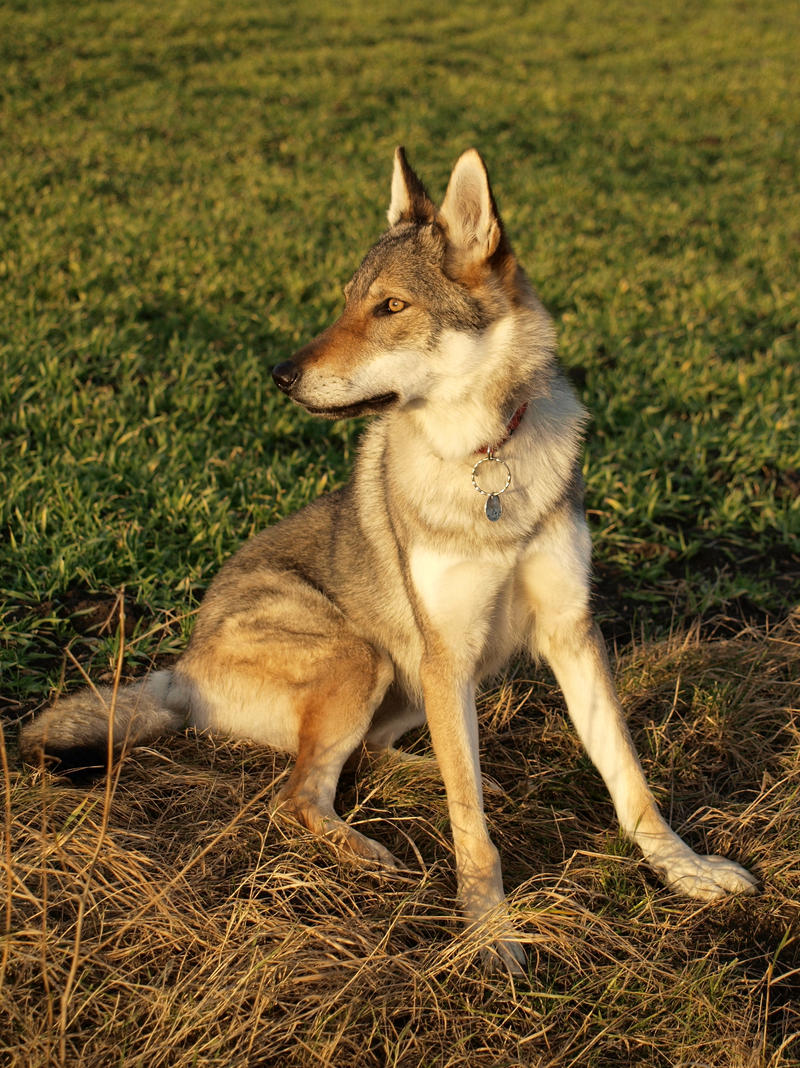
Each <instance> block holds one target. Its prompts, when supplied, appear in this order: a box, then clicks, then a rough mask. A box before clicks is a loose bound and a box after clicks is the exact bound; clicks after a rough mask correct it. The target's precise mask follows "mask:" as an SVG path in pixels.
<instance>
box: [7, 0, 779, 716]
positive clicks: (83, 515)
mask: <svg viewBox="0 0 800 1068" xmlns="http://www.w3.org/2000/svg"><path fill="white" fill-rule="evenodd" d="M430 8H431V5H429V4H427V3H422V2H418V0H411V2H410V3H407V4H405V5H403V6H402V8H397V7H396V5H390V4H384V3H374V2H370V3H367V2H366V0H344V2H339V3H336V4H333V3H328V2H325V0H300V2H298V3H293V4H291V5H277V4H268V3H265V2H264V0H258V2H255V0H231V2H228V3H226V4H225V5H221V4H218V3H215V2H211V0H196V2H193V3H191V4H189V3H174V4H169V5H165V4H156V3H154V2H152V0H117V2H113V3H112V2H92V0H89V2H80V3H77V2H72V3H65V2H64V0H61V2H55V0H40V2H38V3H36V4H33V3H28V2H17V3H10V4H7V5H4V6H3V8H2V10H0V59H1V60H2V70H3V79H2V86H0V138H1V139H2V153H1V154H0V156H1V158H0V227H2V233H1V236H0V242H1V243H0V285H2V294H3V297H2V301H0V361H2V363H1V366H2V377H1V378H0V440H1V441H2V455H0V636H2V648H1V649H0V669H2V680H1V681H0V692H1V693H2V696H3V699H4V702H5V704H6V706H7V707H9V708H10V709H12V710H16V711H25V710H27V709H28V708H30V707H32V705H33V704H36V703H38V702H40V701H42V700H43V699H44V698H45V697H46V696H47V692H48V690H49V689H50V688H51V687H52V686H53V685H55V684H56V683H57V682H58V680H59V678H60V676H61V675H62V672H63V671H64V670H66V671H67V672H68V673H69V674H70V676H74V677H77V671H76V667H75V665H74V663H72V661H65V658H64V654H63V651H62V650H63V647H64V646H65V644H66V645H68V646H69V648H70V649H71V650H72V652H73V653H74V654H75V656H76V657H77V658H78V660H80V661H82V662H88V661H89V660H90V659H91V658H93V657H100V659H101V661H102V660H104V659H106V660H107V659H108V657H110V656H111V655H112V646H113V640H112V638H111V637H110V636H108V635H106V636H105V637H104V636H103V623H104V621H105V620H106V619H107V617H108V615H109V611H110V609H109V605H110V604H111V600H110V598H111V596H112V594H113V593H114V591H117V590H118V589H119V588H120V587H122V586H123V585H124V586H125V587H126V597H127V605H128V623H129V637H130V638H131V639H133V641H132V643H131V645H130V648H129V667H130V668H131V669H132V670H138V667H137V663H138V662H141V664H140V665H139V666H143V665H144V664H145V663H147V662H149V660H150V659H151V658H152V657H153V656H154V655H155V653H156V651H157V650H158V651H160V653H162V654H164V655H167V654H169V653H171V652H173V651H175V650H177V649H178V648H179V647H180V646H181V644H182V642H183V640H184V638H185V632H186V630H187V629H188V627H189V625H190V623H189V621H188V620H187V619H186V618H185V613H186V612H187V611H188V610H190V609H191V608H192V607H194V606H195V605H196V603H197V600H198V599H199V597H200V596H201V595H202V591H203V589H204V588H205V587H206V585H207V584H208V582H209V579H210V577H211V576H212V575H213V573H214V572H215V571H216V569H217V567H218V566H219V564H220V562H221V561H222V560H223V559H224V558H225V557H226V556H227V555H229V554H230V553H231V552H232V551H233V550H234V549H235V548H236V547H237V546H238V545H239V544H240V543H241V542H242V540H243V539H244V538H246V537H247V536H248V535H249V534H251V533H253V532H254V531H255V530H257V529H259V528H261V527H263V526H264V525H265V524H267V523H270V522H272V521H274V520H275V519H277V518H278V517H279V516H281V515H283V514H286V513H287V512H289V511H291V510H293V509H295V508H296V507H298V506H300V505H301V504H303V503H304V502H306V501H307V500H309V499H311V498H312V497H314V496H315V495H316V494H317V493H319V492H320V491H321V490H323V489H326V488H330V487H332V486H335V485H337V484H339V483H341V482H342V481H343V480H344V479H345V478H346V477H347V473H348V471H349V469H350V466H351V463H352V458H353V449H354V445H355V442H356V440H357V436H358V429H359V428H358V426H357V425H353V424H346V423H336V424H329V423H323V422H315V421H313V420H312V419H310V418H309V417H307V416H305V415H303V414H302V413H301V412H300V411H298V410H297V409H295V408H293V407H292V406H290V405H289V403H288V402H287V401H286V400H285V399H282V398H279V397H277V396H275V391H274V390H273V388H272V386H271V383H270V379H269V374H268V372H269V368H270V367H271V366H272V365H273V364H274V363H276V362H278V361H279V360H281V359H283V358H285V357H286V356H287V355H288V354H289V353H291V352H292V351H293V349H294V348H295V347H296V346H298V345H299V344H301V343H302V342H304V341H305V340H307V339H308V338H310V337H311V336H312V335H313V334H314V333H316V332H317V331H318V330H319V329H320V328H322V327H323V326H324V325H325V324H326V323H327V322H328V321H329V320H330V319H331V317H332V316H333V315H334V314H335V313H336V310H337V308H338V307H339V306H340V304H341V288H342V286H343V284H344V282H345V281H346V280H347V278H348V277H349V275H350V273H351V272H352V271H353V269H354V268H355V267H356V266H357V264H358V262H359V260H360V258H361V256H362V255H363V253H364V251H365V250H366V249H367V247H368V246H369V244H370V243H371V242H372V241H373V240H374V239H375V238H376V236H377V235H378V234H379V233H380V232H381V230H382V228H383V226H384V220H385V209H386V205H387V202H388V191H389V175H390V168H391V152H392V149H393V147H394V145H395V144H397V143H403V144H405V145H406V146H407V149H408V152H409V155H410V158H411V160H412V162H413V163H414V165H415V166H416V167H417V168H418V170H419V171H420V173H421V175H422V177H423V178H424V179H425V181H426V182H427V183H428V185H429V187H430V188H431V190H432V192H434V193H436V194H441V192H442V191H443V188H444V185H445V182H446V179H447V175H448V173H449V168H450V166H451V165H452V163H453V161H454V160H455V158H456V157H457V155H458V154H459V152H460V151H461V150H463V149H464V148H465V147H468V146H469V145H473V144H474V145H475V146H476V147H478V148H479V149H480V150H481V151H482V153H483V154H484V156H485V157H486V159H487V162H488V164H489V167H490V172H491V174H492V177H493V181H494V185H495V191H496V193H497V197H498V201H499V204H500V208H501V211H502V212H503V214H504V217H505V219H506V222H507V224H508V227H509V230H510V233H511V236H512V239H513V241H514V243H515V246H516V249H517V251H518V253H519V255H520V257H521V259H522V261H523V262H524V264H525V265H526V267H527V269H528V272H529V274H530V276H531V278H532V280H533V281H534V283H535V284H536V286H537V288H538V289H539V291H540V293H541V295H542V298H543V300H544V302H545V304H546V305H547V306H548V307H549V308H550V309H551V311H552V312H553V314H554V316H555V318H556V321H557V324H558V327H559V334H560V339H561V352H562V357H563V360H564V362H565V364H566V366H567V367H568V369H569V370H570V373H571V375H572V377H573V380H574V381H575V383H576V385H577V386H578V388H579V390H580V392H581V395H582V398H583V400H584V402H585V403H586V405H587V406H588V407H589V408H590V410H591V411H592V413H593V417H594V419H593V424H592V426H591V431H590V440H589V443H588V446H587V450H586V477H587V507H588V509H589V512H590V516H591V521H592V527H593V531H594V535H595V545H596V560H597V571H598V606H599V610H600V613H601V615H602V616H603V618H604V621H605V624H606V628H607V631H608V632H610V633H612V634H614V635H616V636H619V637H622V638H624V637H625V636H626V635H630V633H631V631H632V630H634V629H636V630H637V631H638V630H644V632H645V633H646V634H648V635H649V636H658V635H660V634H663V633H665V631H666V630H667V629H668V628H669V626H670V625H671V624H672V623H673V622H674V621H675V619H679V620H681V621H685V620H688V619H694V618H696V617H698V616H702V617H705V618H718V617H719V616H720V615H732V616H734V617H736V618H741V617H757V618H759V619H763V618H765V617H766V618H780V617H782V616H784V615H786V613H787V612H788V610H789V609H790V607H791V605H792V604H793V603H794V602H796V600H797V590H798V587H799V586H800V503H798V495H799V492H800V433H799V432H798V431H799V429H800V424H799V423H798V415H797V410H798V409H797V401H798V394H799V393H800V382H799V379H800V373H799V372H798V348H799V346H798V289H797V279H798V276H799V275H800V271H798V266H800V264H799V262H798V261H799V260H800V251H799V250H800V242H799V241H798V238H799V237H800V194H799V193H798V183H797V173H798V129H800V102H799V98H798V92H797V88H798V81H797V54H798V46H800V33H799V32H798V30H799V29H800V8H798V6H797V5H796V4H791V3H788V2H778V0H766V2H765V3H762V4H760V5H752V4H744V3H734V2H730V0H726V2H722V0H711V2H709V3H704V4H703V5H699V4H695V3H690V2H686V0H679V2H677V3H675V4H672V5H670V7H669V10H660V9H658V8H654V7H653V6H652V5H650V4H646V3H644V2H639V0H636V2H632V3H625V4H622V3H618V2H612V3H608V2H604V3H600V2H598V0H587V2H585V3H582V4H566V3H560V2H555V0H544V2H541V3H537V4H535V5H531V4H527V3H501V4H496V5H487V4H485V3H476V2H471V0H470V2H465V3H460V4H458V5H449V6H444V5H441V6H440V7H437V8H434V10H431V9H430ZM154 627H158V628H159V629H158V630H157V631H156V632H155V633H153V628H154ZM135 639H138V640H135Z"/></svg>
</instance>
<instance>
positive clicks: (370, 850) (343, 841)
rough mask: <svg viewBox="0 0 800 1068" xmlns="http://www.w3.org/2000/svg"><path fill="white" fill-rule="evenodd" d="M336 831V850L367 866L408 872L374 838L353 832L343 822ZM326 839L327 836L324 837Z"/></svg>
mask: <svg viewBox="0 0 800 1068" xmlns="http://www.w3.org/2000/svg"><path fill="white" fill-rule="evenodd" d="M344 828H346V830H344ZM337 830H338V833H337V834H336V836H335V838H334V841H335V844H336V846H337V848H339V849H343V850H344V851H345V852H348V853H352V854H353V855H354V856H356V857H358V859H359V860H362V861H366V862H367V863H368V864H377V865H378V866H379V867H381V868H383V869H384V870H385V871H397V872H402V871H407V870H408V869H407V868H406V867H405V865H404V864H401V862H400V861H399V860H398V859H397V857H396V856H395V855H394V853H392V852H391V851H390V850H389V849H387V848H386V846H384V845H381V843H380V842H376V841H375V839H374V838H367V836H366V835H365V834H361V832H360V831H357V830H355V829H354V828H353V827H351V826H350V825H349V824H348V823H344V822H343V823H342V826H341V827H340V828H338V829H337ZM326 837H328V836H327V835H326Z"/></svg>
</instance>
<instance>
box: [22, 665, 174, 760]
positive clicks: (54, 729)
mask: <svg viewBox="0 0 800 1068" xmlns="http://www.w3.org/2000/svg"><path fill="white" fill-rule="evenodd" d="M171 682H172V672H171V671H156V672H154V673H153V674H152V675H148V676H147V677H146V678H144V679H142V680H141V681H139V682H135V683H133V684H132V685H130V686H121V687H120V688H119V689H118V690H117V694H116V698H114V691H113V690H112V688H111V687H110V686H102V687H98V688H97V689H96V690H95V689H89V690H81V691H80V692H79V693H76V694H72V695H70V696H69V697H62V698H60V699H59V700H58V701H56V702H55V703H54V704H52V705H51V706H50V708H48V709H46V710H45V711H44V712H43V713H42V714H41V715H40V716H37V717H36V719H35V720H34V721H33V723H29V724H28V725H27V726H25V727H23V728H22V730H21V732H20V738H19V750H20V756H21V757H22V759H23V760H24V761H25V762H26V763H28V764H39V763H41V761H42V760H43V759H45V758H50V759H52V760H56V761H58V763H59V765H60V767H61V768H62V769H63V770H69V769H76V768H89V767H95V766H97V765H98V764H99V765H104V764H105V763H106V760H107V756H108V739H109V728H110V727H111V726H112V724H113V740H114V746H113V747H114V753H115V754H119V753H121V752H124V751H125V750H127V749H130V748H131V747H133V746H135V745H144V744H146V743H147V742H151V741H153V739H154V738H157V737H158V736H159V735H161V734H166V733H168V732H170V731H176V730H181V729H182V728H183V726H184V713H183V711H182V710H181V709H180V708H176V707H175V702H174V701H173V702H170V701H169V700H168V693H169V689H170V684H171ZM48 763H49V760H48Z"/></svg>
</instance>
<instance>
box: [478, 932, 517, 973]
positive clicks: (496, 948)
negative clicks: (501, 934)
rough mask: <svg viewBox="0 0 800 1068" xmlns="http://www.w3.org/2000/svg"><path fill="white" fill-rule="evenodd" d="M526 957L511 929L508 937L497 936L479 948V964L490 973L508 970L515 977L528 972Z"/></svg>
mask: <svg viewBox="0 0 800 1068" xmlns="http://www.w3.org/2000/svg"><path fill="white" fill-rule="evenodd" d="M527 963H528V958H527V957H526V955H525V950H524V949H523V948H522V946H521V945H520V943H519V941H518V940H517V938H516V937H515V936H514V932H513V931H512V932H511V934H510V935H509V936H508V937H505V938H499V939H497V940H496V941H494V942H491V943H490V944H489V945H487V946H484V947H483V948H482V949H481V964H482V965H483V967H484V969H485V970H486V971H487V972H490V973H491V974H496V973H501V974H502V973H503V972H508V974H509V975H512V976H514V978H515V979H521V978H523V977H524V976H526V975H527V974H528V971H527Z"/></svg>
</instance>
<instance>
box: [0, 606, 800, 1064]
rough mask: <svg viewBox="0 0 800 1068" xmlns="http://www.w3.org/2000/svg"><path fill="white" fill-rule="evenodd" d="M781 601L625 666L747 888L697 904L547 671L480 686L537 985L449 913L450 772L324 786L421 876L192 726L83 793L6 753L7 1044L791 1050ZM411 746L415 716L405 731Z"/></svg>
mask: <svg viewBox="0 0 800 1068" xmlns="http://www.w3.org/2000/svg"><path fill="white" fill-rule="evenodd" d="M799 639H800V620H798V618H797V617H795V618H793V619H791V620H789V621H788V622H787V623H786V624H785V625H783V626H782V627H780V628H777V629H774V630H771V631H766V632H764V631H756V630H747V631H743V632H742V633H740V634H739V635H738V636H736V637H733V638H728V639H726V640H721V641H703V640H701V639H700V638H699V637H698V635H697V634H689V635H683V636H681V637H676V638H673V639H672V640H670V641H666V642H662V643H659V644H657V645H652V646H647V647H639V648H636V649H634V650H633V651H632V652H629V653H628V654H626V655H625V656H624V657H623V658H622V659H621V660H620V662H619V663H618V665H617V675H618V679H619V683H620V687H621V691H622V693H623V698H624V701H625V703H626V707H627V709H628V712H629V717H630V721H631V725H632V729H633V731H634V734H635V736H636V739H637V743H638V744H639V746H640V749H641V752H642V754H643V761H644V763H645V765H646V770H647V773H648V775H649V777H650V781H651V783H652V784H653V787H654V789H655V791H656V793H657V794H658V796H659V798H660V800H661V802H662V803H663V805H664V807H665V809H666V810H667V811H670V812H671V818H672V821H673V823H674V825H675V826H676V828H677V829H678V830H679V831H680V832H681V833H683V834H685V835H686V836H687V837H688V839H689V841H690V842H691V843H692V844H693V845H694V846H695V847H696V848H699V849H701V850H703V851H706V852H722V853H730V854H732V855H733V856H735V857H736V858H737V859H739V860H741V861H742V862H743V863H745V864H746V865H748V866H749V867H750V868H751V869H752V870H753V871H754V872H755V873H756V874H757V875H758V876H759V878H760V879H761V880H762V882H763V892H762V893H761V895H760V896H758V897H757V898H755V899H748V900H742V901H731V902H728V903H724V904H721V905H714V906H709V905H698V904H696V903H693V902H686V901H683V900H681V899H679V898H678V897H676V896H674V895H673V894H671V893H670V892H668V891H667V890H665V889H663V888H661V887H660V886H659V885H658V884H657V882H656V881H655V880H654V878H653V877H652V876H651V875H650V873H649V872H648V871H647V870H646V869H645V868H644V866H643V865H642V864H640V862H639V859H638V857H637V856H636V855H635V853H634V851H633V850H632V849H631V848H630V847H629V846H628V845H627V844H625V843H624V842H622V841H621V839H620V838H619V837H618V836H617V835H616V833H615V831H614V829H613V828H614V823H613V820H612V810H611V805H610V802H609V801H608V798H607V796H606V793H605V790H604V787H603V786H602V783H601V782H600V780H599V778H598V776H597V775H596V773H595V772H594V770H593V769H592V768H591V767H590V766H589V765H588V762H587V760H586V758H585V757H584V756H583V754H582V753H581V750H580V748H579V746H578V744H577V742H576V740H575V737H574V735H573V733H572V731H571V728H570V727H569V725H568V723H567V722H566V720H565V717H564V715H563V711H562V705H561V700H560V697H559V696H558V694H557V692H556V691H555V689H554V688H552V687H551V686H550V685H548V684H545V683H542V682H541V681H531V680H530V679H529V678H527V677H526V676H525V675H524V674H523V673H522V671H519V672H518V673H517V674H516V675H512V676H511V677H509V678H508V679H507V680H506V681H505V682H504V683H503V684H502V685H501V687H500V688H499V690H495V691H494V692H492V693H491V694H489V695H488V696H487V697H486V698H485V700H484V701H483V703H482V720H483V742H484V745H483V748H484V767H485V771H486V775H487V787H488V789H487V809H488V814H489V820H490V824H491V827H492V832H493V835H494V837H495V840H496V841H497V844H498V846H499V848H500V851H501V854H502V855H503V859H504V870H505V876H506V885H507V887H508V888H509V889H510V891H511V894H510V897H511V903H512V908H513V910H514V913H515V915H516V919H517V921H518V923H519V926H520V929H521V930H523V931H524V932H525V937H526V940H527V942H528V944H529V956H530V981H529V983H517V984H516V985H513V984H512V983H510V982H508V981H505V980H501V979H496V978H487V977H486V976H485V975H484V974H482V972H481V971H480V969H479V967H478V965H477V955H478V953H479V950H480V945H479V943H478V941H477V940H476V939H474V938H473V939H468V938H467V937H466V936H465V935H464V934H462V932H461V929H460V925H459V922H458V919H457V915H456V913H455V910H454V905H453V897H454V889H455V888H454V881H453V875H452V869H451V847H450V842H449V834H448V829H447V816H446V806H445V802H444V796H443V791H442V787H441V784H440V781H439V778H438V775H437V774H436V773H435V768H432V766H431V763H430V761H428V760H425V759H420V760H398V759H387V760H382V761H378V762H376V763H375V764H373V765H372V766H370V767H368V768H362V769H361V770H360V772H359V774H358V776H357V777H356V776H348V777H346V778H345V781H344V782H343V784H342V789H341V792H340V806H341V808H342V810H343V811H345V812H346V813H347V814H348V818H350V819H352V820H353V821H354V822H356V823H357V824H358V825H359V826H362V827H363V828H364V829H365V830H366V831H367V833H369V834H370V835H372V836H378V837H380V838H381V839H382V840H383V841H385V842H386V844H387V845H388V846H389V847H390V848H391V849H392V850H393V851H394V852H395V853H396V854H398V855H399V856H401V857H403V858H404V859H405V861H406V862H407V863H408V865H409V867H410V868H411V869H413V871H412V872H410V873H409V874H403V875H400V876H397V877H393V878H388V877H386V876H382V875H380V874H377V873H374V872H370V871H365V870H362V869H359V868H354V867H351V866H349V865H346V864H343V863H341V862H340V861H339V860H338V859H337V858H336V857H335V856H333V855H332V854H330V853H329V852H328V851H327V850H326V849H325V848H324V847H323V846H321V845H320V844H319V843H318V842H317V841H315V840H314V839H312V838H311V837H310V836H309V835H307V834H305V833H303V832H302V831H301V830H299V829H298V828H297V827H295V826H293V825H290V824H288V823H286V822H282V821H275V820H273V819H272V818H271V817H270V815H269V813H268V809H267V802H268V799H269V798H270V796H271V794H272V790H273V783H274V781H275V780H276V779H280V778H281V776H282V775H283V774H284V772H285V767H286V763H285V759H284V758H283V757H282V756H280V755H276V754H273V753H272V752H268V751H265V750H258V749H255V748H254V747H247V746H241V745H231V744H221V743H215V742H212V741H210V740H208V739H205V738H196V737H193V736H189V737H186V738H179V739H173V740H171V741H168V742H165V743H164V744H163V745H162V746H160V747H159V749H158V750H157V751H155V750H152V751H151V750H139V751H138V752H136V753H135V754H133V755H132V756H130V757H129V758H128V759H127V760H126V761H125V762H124V765H123V766H122V768H121V769H118V770H119V774H118V775H117V776H116V777H115V778H113V779H112V780H111V782H110V783H105V782H100V783H97V784H96V785H94V786H93V787H91V788H89V789H79V788H76V787H75V786H73V785H70V784H68V783H64V782H63V781H60V780H56V779H54V778H53V777H52V776H50V775H42V774H40V773H33V772H31V771H29V770H16V769H15V767H14V757H13V754H11V756H10V758H7V756H6V752H5V749H3V751H2V756H3V778H4V781H5V804H4V806H3V812H2V816H1V817H0V818H2V823H3V837H4V844H3V847H2V849H0V865H2V871H1V872H0V883H2V885H3V886H4V887H5V890H6V895H5V896H6V905H5V908H4V910H3V918H2V921H1V922H2V923H3V925H4V930H5V935H4V938H3V942H2V956H0V982H1V983H2V994H1V995H0V1021H2V1023H1V1024H0V1060H2V1063H3V1064H7V1065H9V1068H18V1066H19V1068H22V1066H25V1068H36V1066H40V1065H42V1066H43V1065H50V1064H64V1065H78V1064H80V1065H81V1066H85V1068H93V1066H98V1068H99V1066H103V1068H107V1066H108V1065H113V1064H123V1063H124V1064H125V1065H126V1066H128V1068H135V1066H137V1065H141V1066H142V1068H145V1066H146V1068H156V1066H159V1065H170V1066H176V1068H177V1066H181V1068H183V1066H189V1065H198V1064H200V1065H225V1066H238V1065H272V1064H275V1065H278V1064H280V1065H293V1064H298V1065H332V1066H334V1065H335V1066H341V1065H348V1064H359V1065H385V1064H391V1065H409V1066H410V1065H420V1064H426V1065H443V1066H452V1068H455V1066H457V1065H458V1066H462V1065H464V1066H466V1065H469V1066H482V1065H486V1066H489V1065H491V1066H498V1065H507V1066H513V1065H548V1066H556V1065H558V1066H563V1068H568V1066H576V1065H580V1066H582V1068H583V1066H593V1065H597V1066H600V1065H610V1064H641V1065H657V1066H661V1065H663V1066H671V1068H672V1066H676V1065H686V1066H689V1065H713V1066H717V1065H719V1066H723V1065H724V1066H733V1068H751V1066H752V1068H755V1066H764V1068H766V1066H768V1068H779V1066H783V1065H786V1066H788V1065H790V1064H797V1063H798V1058H799V1057H800V1040H798V1033H800V1011H799V1010H798V995H799V994H800V948H799V947H798V935H799V934H800V923H798V919H799V917H798V900H800V894H799V893H798V891H800V744H798V743H800V713H799V712H798V705H799V704H800V702H798V680H799V679H800V672H798V665H800V640H799ZM412 748H413V749H414V750H415V751H416V752H417V753H418V754H419V755H420V756H421V757H423V758H424V757H425V756H426V755H429V754H428V752H427V749H426V741H425V739H424V737H423V736H422V735H420V736H419V737H418V738H417V739H416V741H415V743H414V745H413V747H412Z"/></svg>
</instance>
